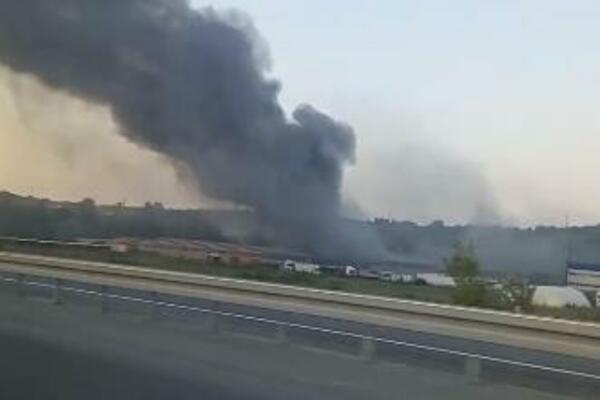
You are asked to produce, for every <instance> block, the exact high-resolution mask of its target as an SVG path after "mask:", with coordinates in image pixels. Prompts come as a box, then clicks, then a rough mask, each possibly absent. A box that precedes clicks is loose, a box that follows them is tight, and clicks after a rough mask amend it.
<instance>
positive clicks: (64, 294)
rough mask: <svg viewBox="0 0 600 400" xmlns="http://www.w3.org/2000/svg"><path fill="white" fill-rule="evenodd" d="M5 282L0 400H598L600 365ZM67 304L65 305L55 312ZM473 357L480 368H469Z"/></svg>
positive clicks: (372, 329) (260, 312)
mask: <svg viewBox="0 0 600 400" xmlns="http://www.w3.org/2000/svg"><path fill="white" fill-rule="evenodd" d="M52 285H53V283H52V282H49V281H47V280H44V279H40V278H28V282H27V284H26V285H24V286H22V288H21V289H18V286H17V285H16V282H15V277H14V276H10V275H1V276H0V304H2V305H3V306H2V307H1V309H0V352H1V353H0V354H2V357H0V376H2V377H3V381H4V382H8V384H3V385H0V387H1V388H0V398H40V399H42V398H43V399H44V400H48V399H79V398H89V399H137V398H139V399H142V398H143V399H162V398H168V399H171V398H180V399H188V398H189V399H192V398H193V399H198V398H208V399H210V398H215V399H238V398H239V399H242V398H244V399H248V398H249V399H252V398H257V399H258V398H260V399H271V398H272V399H281V398H286V399H337V398H339V399H364V398H374V399H398V398H406V399H420V398H422V399H436V398H443V399H454V398H455V399H482V398H485V399H506V398H510V399H519V398H522V399H537V398H540V399H593V398H597V393H599V392H600V362H598V361H594V360H590V359H583V358H576V357H564V356H558V355H553V354H551V353H543V352H536V351H528V350H523V349H516V348H510V347H507V346H498V345H493V344H486V343H481V342H473V341H467V340H460V339H455V338H450V337H447V336H444V335H443V332H440V334H438V335H432V334H422V333H419V332H413V331H409V330H402V329H392V328H382V327H377V326H372V325H363V324H357V323H350V322H347V321H341V320H335V319H328V318H319V317H314V316H308V315H302V314H294V313H285V312H280V311H274V310H268V309H261V308H256V307H248V306H240V305H234V304H227V303H214V302H212V301H205V300H202V299H191V298H182V297H176V296H166V295H161V294H153V293H145V292H138V291H131V290H122V289H111V288H108V294H109V296H108V297H104V298H102V297H100V296H99V294H100V293H101V292H102V290H101V289H100V288H98V287H94V285H87V284H81V283H77V282H64V283H63V290H62V291H61V295H60V297H59V298H56V297H55V292H54V291H53V288H52ZM56 303H60V304H56ZM470 356H477V357H475V358H474V357H470Z"/></svg>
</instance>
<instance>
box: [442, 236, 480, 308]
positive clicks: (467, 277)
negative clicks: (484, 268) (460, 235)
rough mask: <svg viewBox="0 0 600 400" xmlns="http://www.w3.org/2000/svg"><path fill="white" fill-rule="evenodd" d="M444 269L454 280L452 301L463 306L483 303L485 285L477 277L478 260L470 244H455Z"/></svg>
mask: <svg viewBox="0 0 600 400" xmlns="http://www.w3.org/2000/svg"><path fill="white" fill-rule="evenodd" d="M446 270H447V272H448V275H450V276H451V277H452V278H454V281H455V282H456V288H455V290H454V294H453V301H454V303H456V304H460V305H465V306H483V305H484V304H485V301H486V287H485V284H484V283H483V282H482V280H481V279H480V277H479V261H478V260H477V257H476V256H475V250H474V248H473V245H472V244H468V245H465V244H464V243H461V242H459V243H458V244H456V246H455V247H454V254H453V255H452V257H451V258H450V260H446Z"/></svg>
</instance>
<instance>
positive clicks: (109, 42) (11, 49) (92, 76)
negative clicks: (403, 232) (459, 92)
mask: <svg viewBox="0 0 600 400" xmlns="http://www.w3.org/2000/svg"><path fill="white" fill-rule="evenodd" d="M0 4H2V6H3V7H2V9H3V12H2V13H1V14H0V63H2V64H4V65H6V66H8V67H9V68H10V69H12V70H13V71H15V72H18V73H21V74H29V75H33V76H35V77H36V78H37V79H39V80H40V81H42V82H43V83H44V84H46V85H48V86H49V87H51V88H54V89H56V90H59V91H64V92H66V93H68V94H70V95H73V96H77V97H79V98H82V99H85V100H87V101H90V102H93V103H95V104H99V105H102V106H105V107H107V108H108V109H109V110H110V112H111V114H112V116H113V118H114V119H115V121H116V122H117V123H118V125H119V130H120V132H121V133H122V134H123V135H124V136H125V137H126V138H128V139H129V140H130V141H132V142H134V143H136V144H138V145H140V146H142V147H144V148H147V149H151V150H153V151H155V152H157V153H159V154H162V155H164V156H166V157H168V158H169V159H170V160H171V161H172V162H173V164H174V165H175V166H177V167H180V168H181V169H182V170H185V171H189V170H191V171H192V173H193V176H194V177H195V179H196V180H197V183H198V184H199V185H200V187H201V188H202V192H203V193H205V194H206V195H208V196H210V197H212V198H214V199H217V200H222V201H227V202H231V203H234V204H239V205H244V206H248V207H250V208H251V209H253V210H254V211H255V212H256V213H257V214H258V215H259V216H260V217H261V218H262V219H263V220H264V221H265V224H266V225H268V226H269V229H272V237H273V238H274V239H277V240H279V241H281V242H284V243H286V244H293V245H296V246H301V247H304V248H306V249H309V250H311V251H313V252H316V253H318V254H322V255H325V256H331V255H333V253H335V252H340V251H343V252H352V251H359V250H357V249H359V247H357V246H355V238H354V237H353V236H352V235H351V234H349V233H346V231H345V230H344V229H342V228H341V226H342V222H341V218H340V188H341V184H342V179H343V172H344V167H345V166H346V165H348V164H350V163H352V162H353V160H354V152H355V139H354V133H353V131H352V129H351V128H350V127H349V126H348V125H346V124H344V123H341V122H338V121H336V120H334V119H332V118H331V117H329V116H327V115H325V114H323V113H321V112H319V111H318V110H316V109H314V108H313V107H311V106H309V105H302V106H299V107H298V108H297V109H296V110H295V111H294V112H293V113H292V118H291V120H290V119H288V118H287V116H286V115H285V113H284V111H283V109H282V107H281V106H280V105H279V103H278V99H277V96H278V92H279V88H280V86H279V83H278V82H277V81H275V80H273V79H271V78H268V77H267V74H268V67H269V59H268V52H267V51H266V45H265V44H264V43H263V41H262V40H261V39H260V37H259V35H258V33H257V32H256V31H255V29H254V28H253V26H252V24H251V23H250V21H249V20H248V19H247V18H246V17H245V16H243V15H241V14H239V13H228V14H222V13H217V12H215V11H214V10H212V9H204V10H202V11H197V10H193V9H191V8H190V6H189V5H188V3H187V1H184V0H61V1H60V2H56V1H52V2H50V1H45V0H19V1H14V0H2V1H1V2H0ZM93 145H94V143H93V139H92V140H91V143H90V146H93ZM147 178H148V179H149V180H151V179H152V176H148V177H147ZM360 248H361V249H364V246H363V247H360Z"/></svg>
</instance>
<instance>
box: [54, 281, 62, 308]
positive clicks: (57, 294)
mask: <svg viewBox="0 0 600 400" xmlns="http://www.w3.org/2000/svg"><path fill="white" fill-rule="evenodd" d="M62 285H63V281H62V279H60V278H56V279H55V280H54V289H53V291H52V302H53V303H54V304H56V305H61V304H62V303H63V297H62V290H61V288H62Z"/></svg>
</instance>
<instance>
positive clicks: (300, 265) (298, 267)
mask: <svg viewBox="0 0 600 400" xmlns="http://www.w3.org/2000/svg"><path fill="white" fill-rule="evenodd" d="M283 269H284V270H286V271H292V272H304V273H308V274H320V273H321V272H320V267H319V265H317V264H312V263H305V262H299V261H293V260H285V262H284V263H283Z"/></svg>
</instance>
